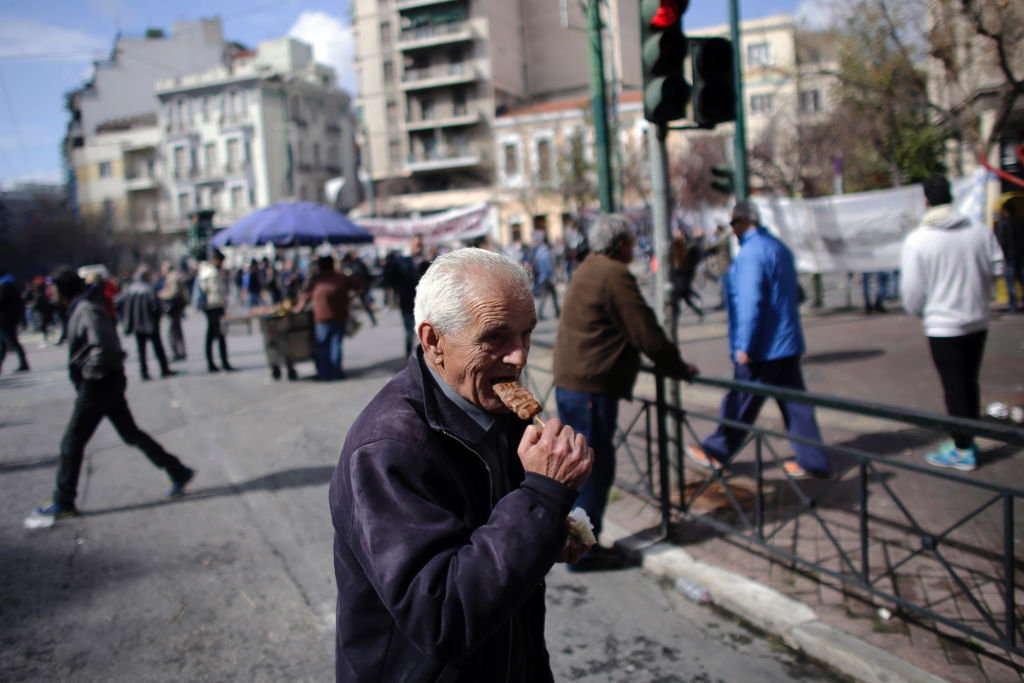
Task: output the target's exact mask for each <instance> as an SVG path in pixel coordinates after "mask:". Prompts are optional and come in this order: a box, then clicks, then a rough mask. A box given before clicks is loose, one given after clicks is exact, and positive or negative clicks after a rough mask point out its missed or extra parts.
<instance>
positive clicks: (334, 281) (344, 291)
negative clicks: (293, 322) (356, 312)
mask: <svg viewBox="0 0 1024 683" xmlns="http://www.w3.org/2000/svg"><path fill="white" fill-rule="evenodd" d="M358 291H359V281H358V280H356V279H355V278H354V277H350V276H348V275H345V274H344V273H339V272H337V271H334V270H331V271H327V272H326V273H320V274H319V275H314V276H313V278H312V279H310V281H309V284H308V285H307V286H306V292H305V293H304V294H303V296H302V297H301V298H300V300H299V302H298V306H297V307H298V308H301V307H302V306H303V305H304V304H305V302H306V301H307V300H308V299H312V300H313V321H314V322H318V323H322V322H327V321H330V320H339V321H344V320H348V308H349V303H350V301H351V299H352V294H353V292H358Z"/></svg>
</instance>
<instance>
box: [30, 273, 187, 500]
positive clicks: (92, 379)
mask: <svg viewBox="0 0 1024 683" xmlns="http://www.w3.org/2000/svg"><path fill="white" fill-rule="evenodd" d="M53 280H54V284H55V285H56V286H57V296H58V297H59V298H60V300H61V303H63V304H65V305H66V306H67V307H68V371H69V373H70V375H71V382H72V383H73V384H74V385H75V390H76V391H77V392H78V396H77V397H76V398H75V409H74V411H73V412H72V413H71V420H70V421H69V422H68V426H67V428H66V429H65V431H64V438H63V440H62V441H61V444H60V463H59V464H58V466H57V488H56V491H55V492H54V495H53V500H52V501H51V502H49V503H46V504H45V505H43V506H41V507H38V508H36V509H35V510H33V511H32V512H33V514H34V515H36V516H45V517H53V518H54V519H64V518H67V517H74V516H76V515H77V514H78V509H77V508H76V507H75V498H76V497H77V494H78V477H79V474H80V473H81V470H82V460H83V458H84V457H85V446H86V444H87V443H88V442H89V439H90V438H92V435H93V433H94V432H95V431H96V427H98V426H99V424H100V421H101V420H102V419H103V418H104V417H106V418H107V419H109V420H110V421H111V423H113V425H114V428H115V429H117V433H118V434H120V435H121V438H122V439H123V440H124V442H125V443H127V444H131V445H132V446H135V447H137V448H138V449H139V450H141V451H142V452H143V453H145V455H146V457H147V458H149V460H150V462H152V463H153V464H154V465H156V466H157V467H158V468H160V469H163V470H166V471H167V474H168V475H169V476H170V478H171V488H170V489H169V490H168V491H167V495H168V496H170V497H176V496H180V495H181V494H182V493H183V492H184V490H185V487H186V486H187V485H188V483H189V481H191V480H192V477H194V476H195V471H194V470H192V469H190V468H188V467H186V466H185V465H183V464H182V463H181V461H180V460H178V459H177V458H176V457H174V456H173V455H171V454H170V453H168V452H167V451H165V450H164V448H163V446H161V445H160V444H158V443H157V442H156V441H154V440H153V437H151V436H150V435H149V434H147V433H146V432H144V431H142V430H141V429H139V427H138V425H136V424H135V419H134V418H133V417H132V413H131V411H130V410H129V408H128V401H127V400H125V395H124V391H125V387H126V386H127V380H126V379H125V376H124V352H123V351H122V350H121V342H120V341H119V340H118V337H117V328H116V327H115V326H114V321H113V320H111V319H110V316H109V315H107V312H106V310H105V309H104V305H103V301H102V299H103V290H102V282H101V283H98V284H94V285H92V286H91V287H87V286H86V284H85V282H83V281H82V278H80V277H78V275H77V274H76V273H75V272H74V271H72V270H64V271H61V272H59V273H57V274H56V275H55V276H54V278H53Z"/></svg>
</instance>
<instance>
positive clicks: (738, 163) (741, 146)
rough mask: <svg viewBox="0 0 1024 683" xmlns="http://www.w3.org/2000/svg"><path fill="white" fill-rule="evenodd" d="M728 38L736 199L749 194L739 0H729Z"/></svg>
mask: <svg viewBox="0 0 1024 683" xmlns="http://www.w3.org/2000/svg"><path fill="white" fill-rule="evenodd" d="M729 39H730V40H731V41H732V49H733V55H732V73H733V79H732V80H733V83H734V84H735V87H736V127H735V131H736V132H735V134H734V136H733V163H734V166H735V170H736V176H735V183H736V201H741V200H743V199H746V198H747V197H749V196H750V180H749V170H748V165H747V126H746V117H745V114H744V107H743V63H742V62H741V61H740V57H741V55H740V52H741V50H740V8H739V0H729Z"/></svg>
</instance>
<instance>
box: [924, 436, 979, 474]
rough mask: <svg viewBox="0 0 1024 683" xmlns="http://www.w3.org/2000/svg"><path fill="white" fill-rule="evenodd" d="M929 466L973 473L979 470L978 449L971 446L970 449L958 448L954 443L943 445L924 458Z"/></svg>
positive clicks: (949, 442) (948, 442)
mask: <svg viewBox="0 0 1024 683" xmlns="http://www.w3.org/2000/svg"><path fill="white" fill-rule="evenodd" d="M924 459H925V461H926V462H927V463H928V464H929V465H935V466H936V467H952V468H953V469H955V470H960V471H961V472H973V471H974V470H976V469H978V447H977V446H976V445H975V444H971V447H970V448H965V449H960V448H957V447H956V446H955V445H954V444H953V442H952V441H947V442H946V443H944V444H942V446H941V447H940V448H939V450H937V451H934V452H932V453H929V454H928V455H926V456H924Z"/></svg>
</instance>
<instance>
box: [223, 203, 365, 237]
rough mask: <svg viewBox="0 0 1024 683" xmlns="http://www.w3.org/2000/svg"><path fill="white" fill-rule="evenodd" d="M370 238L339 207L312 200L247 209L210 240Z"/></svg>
mask: <svg viewBox="0 0 1024 683" xmlns="http://www.w3.org/2000/svg"><path fill="white" fill-rule="evenodd" d="M372 241H373V235H372V234H370V233H369V232H367V231H366V230H364V229H363V228H360V227H359V226H358V225H356V224H355V223H353V222H352V221H350V220H349V219H348V217H347V216H345V214H343V213H341V212H340V211H335V210H334V209H332V208H330V207H328V206H323V205H322V204H315V203H313V202H282V203H280V204H274V205H273V206H269V207H267V208H265V209H260V210H259V211H254V212H252V213H250V214H249V215H248V216H246V217H245V218H243V219H241V220H239V221H238V222H237V223H235V224H234V225H232V226H231V227H229V228H225V229H224V230H221V231H220V232H218V233H217V234H216V235H214V237H213V239H212V240H210V244H212V245H213V246H215V247H226V246H237V245H240V244H251V245H262V244H275V245H277V246H281V247H289V246H297V245H300V244H308V245H317V244H323V243H324V242H329V243H331V244H356V243H362V242H372Z"/></svg>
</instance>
